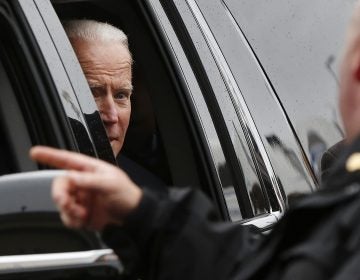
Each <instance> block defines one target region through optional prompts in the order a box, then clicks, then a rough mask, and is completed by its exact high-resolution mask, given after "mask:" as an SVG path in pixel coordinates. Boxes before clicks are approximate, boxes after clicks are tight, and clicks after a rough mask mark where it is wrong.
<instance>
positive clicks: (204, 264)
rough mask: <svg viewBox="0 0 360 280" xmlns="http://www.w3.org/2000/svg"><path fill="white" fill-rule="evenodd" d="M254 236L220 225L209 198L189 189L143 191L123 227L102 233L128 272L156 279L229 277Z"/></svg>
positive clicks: (245, 229)
mask: <svg viewBox="0 0 360 280" xmlns="http://www.w3.org/2000/svg"><path fill="white" fill-rule="evenodd" d="M256 237H257V235H256V234H255V233H254V232H253V231H252V228H250V227H246V226H241V225H239V224H231V223H225V222H220V221H219V219H218V218H217V217H216V215H215V213H214V211H213V208H212V205H211V203H210V202H209V200H208V199H207V198H206V197H205V196H204V195H203V194H202V193H200V192H198V191H193V190H190V189H186V190H183V189H182V190H179V189H175V190H171V191H170V193H169V194H168V195H166V196H157V195H155V194H154V193H152V192H150V191H149V190H144V196H143V199H142V201H141V203H140V206H139V207H138V209H137V210H136V211H135V212H133V213H132V214H131V215H130V216H129V217H128V219H127V220H126V223H125V226H123V227H117V228H116V227H108V228H106V229H105V231H104V232H103V238H104V241H105V242H106V244H107V245H108V246H109V247H111V248H113V249H114V251H115V252H116V253H117V254H118V256H119V257H120V259H121V261H122V262H123V264H124V266H125V269H126V271H127V272H128V274H132V275H135V276H136V277H141V278H142V279H158V280H161V279H175V280H176V279H189V280H191V279H210V280H211V279H230V278H231V277H232V275H233V274H234V273H235V272H236V271H237V270H238V269H239V268H240V267H241V265H242V262H243V261H244V260H245V257H246V256H247V255H248V254H249V253H250V252H252V251H254V250H255V248H256V247H257V244H258V239H257V238H256ZM210 268H211V269H210Z"/></svg>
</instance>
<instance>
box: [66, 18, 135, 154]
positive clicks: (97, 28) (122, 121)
mask: <svg viewBox="0 0 360 280" xmlns="http://www.w3.org/2000/svg"><path fill="white" fill-rule="evenodd" d="M64 29H65V31H66V34H67V35H68V37H69V40H70V42H71V44H72V46H73V48H74V51H75V53H76V56H77V58H78V60H79V62H80V65H81V67H82V70H83V72H84V74H85V76H86V79H87V81H88V83H89V86H90V89H91V91H92V93H93V96H94V99H95V102H96V104H97V106H98V108H99V111H100V115H101V119H102V121H103V123H104V126H105V129H106V133H107V135H108V137H109V140H110V143H111V147H112V150H113V152H114V155H115V156H117V155H118V154H119V152H120V150H121V148H122V146H123V143H124V139H125V134H126V131H127V128H128V126H129V120H130V114H131V102H130V96H131V94H132V89H133V88H132V83H131V78H132V77H131V74H132V72H131V66H132V58H131V54H130V51H129V47H128V40H127V37H126V35H125V34H124V32H122V31H121V30H120V29H118V28H116V27H114V26H112V25H109V24H106V23H101V22H97V21H94V20H70V21H66V22H65V23H64Z"/></svg>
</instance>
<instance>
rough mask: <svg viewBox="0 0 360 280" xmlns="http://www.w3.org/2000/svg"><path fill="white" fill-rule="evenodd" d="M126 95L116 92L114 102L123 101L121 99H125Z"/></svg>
mask: <svg viewBox="0 0 360 280" xmlns="http://www.w3.org/2000/svg"><path fill="white" fill-rule="evenodd" d="M127 97H128V95H127V94H126V93H124V92H118V93H116V94H114V99H116V100H123V99H127Z"/></svg>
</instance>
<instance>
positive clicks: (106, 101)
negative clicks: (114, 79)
mask: <svg viewBox="0 0 360 280" xmlns="http://www.w3.org/2000/svg"><path fill="white" fill-rule="evenodd" d="M99 107H100V108H99V110H100V115H101V119H102V121H103V122H104V123H106V124H111V123H116V122H117V121H118V113H117V108H116V104H115V101H114V99H113V97H112V95H110V94H108V95H106V96H104V97H103V98H102V100H101V105H100V106H99Z"/></svg>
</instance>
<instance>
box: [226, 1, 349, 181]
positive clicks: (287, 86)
mask: <svg viewBox="0 0 360 280" xmlns="http://www.w3.org/2000/svg"><path fill="white" fill-rule="evenodd" d="M223 2H225V3H226V5H227V7H228V8H229V10H230V12H231V13H232V15H233V16H234V18H235V20H236V21H237V23H238V24H239V26H240V28H241V30H242V32H243V33H244V34H245V36H246V39H247V40H248V41H249V43H250V45H251V47H252V49H253V51H254V52H255V54H256V55H257V57H258V59H259V61H260V64H261V65H262V67H263V68H264V69H265V72H266V74H267V76H268V77H269V79H270V81H271V83H272V86H273V87H274V89H275V91H276V93H277V95H278V97H279V100H280V102H281V103H282V105H283V106H284V107H285V110H286V112H287V115H288V117H289V118H290V120H291V122H292V125H293V128H294V129H295V131H296V133H297V135H298V137H299V139H300V141H301V143H302V146H303V149H304V150H305V152H306V154H307V156H308V159H309V161H310V163H311V165H312V167H313V169H314V171H315V173H316V175H318V172H319V165H318V163H319V159H320V157H321V155H322V153H323V151H324V150H325V149H327V148H329V146H332V145H333V144H334V143H336V142H338V141H339V140H340V139H341V138H342V129H341V124H340V122H339V113H338V110H337V83H338V80H337V77H336V76H337V74H336V72H337V68H338V65H337V64H338V60H339V51H340V47H341V45H342V36H343V34H344V30H345V23H346V20H347V18H348V15H349V12H350V9H351V7H352V5H353V2H354V1H352V0H349V1H343V0H337V1H326V0H322V1H316V2H314V1H309V2H304V1H294V0H291V1H255V2H254V1H251V0H247V1H246V0H245V1H244V0H243V1H237V0H225V1H223ZM324 7H326V8H324Z"/></svg>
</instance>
